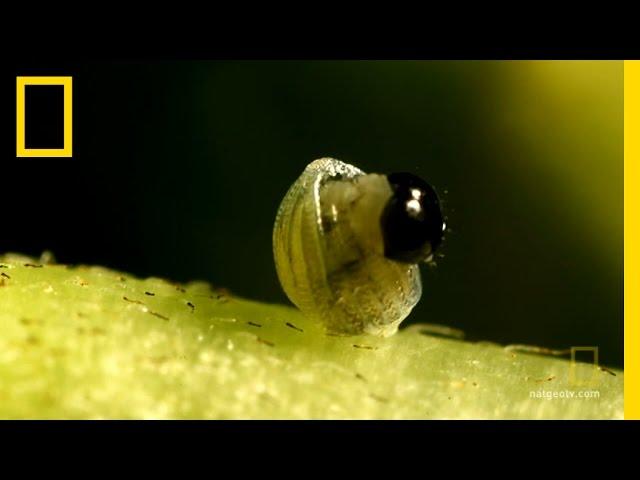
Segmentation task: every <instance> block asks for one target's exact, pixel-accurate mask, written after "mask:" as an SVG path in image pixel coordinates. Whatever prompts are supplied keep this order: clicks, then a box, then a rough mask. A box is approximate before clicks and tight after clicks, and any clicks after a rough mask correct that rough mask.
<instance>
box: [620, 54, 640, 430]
mask: <svg viewBox="0 0 640 480" xmlns="http://www.w3.org/2000/svg"><path fill="white" fill-rule="evenodd" d="M639 219H640V61H638V60H625V62H624V418H625V419H628V420H629V419H633V420H637V419H640V222H639Z"/></svg>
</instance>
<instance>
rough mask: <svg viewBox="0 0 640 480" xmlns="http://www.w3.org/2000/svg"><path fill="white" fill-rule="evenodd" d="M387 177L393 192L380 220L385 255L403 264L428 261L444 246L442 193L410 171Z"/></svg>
mask: <svg viewBox="0 0 640 480" xmlns="http://www.w3.org/2000/svg"><path fill="white" fill-rule="evenodd" d="M387 179H388V180H389V184H390V185H391V188H392V190H393V195H392V196H391V198H390V199H389V201H388V202H387V205H386V206H385V208H384V210H383V212H382V218H381V219H380V226H381V227H382V236H383V239H384V255H385V257H387V258H389V259H391V260H396V261H399V262H403V263H419V262H421V261H423V260H426V259H427V258H429V257H430V256H431V255H432V254H433V253H434V252H435V250H436V249H437V248H438V246H439V245H440V242H441V241H442V236H443V234H444V229H445V224H444V220H443V218H442V211H441V210H440V201H439V200H438V195H437V194H436V192H435V191H434V190H433V188H431V186H430V185H429V184H428V183H427V182H425V181H424V180H422V179H421V178H419V177H416V176H415V175H412V174H410V173H391V174H389V175H387Z"/></svg>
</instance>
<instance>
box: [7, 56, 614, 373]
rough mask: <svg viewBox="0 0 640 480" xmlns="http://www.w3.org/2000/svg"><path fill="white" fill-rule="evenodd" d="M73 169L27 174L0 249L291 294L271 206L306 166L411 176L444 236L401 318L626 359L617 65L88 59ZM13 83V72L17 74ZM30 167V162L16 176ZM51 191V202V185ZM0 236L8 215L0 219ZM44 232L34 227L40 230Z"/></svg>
mask: <svg viewBox="0 0 640 480" xmlns="http://www.w3.org/2000/svg"><path fill="white" fill-rule="evenodd" d="M65 70H66V71H67V72H69V71H71V72H72V74H73V75H74V109H75V110H74V115H75V117H74V122H75V123H74V125H75V128H74V137H75V138H74V149H75V150H74V152H75V155H74V157H75V158H74V159H73V160H68V159H62V160H56V163H47V164H44V163H43V164H41V165H40V167H39V168H41V169H42V168H43V169H44V171H42V170H41V173H43V178H49V179H51V177H52V176H55V182H53V185H54V186H55V187H54V186H52V184H51V182H46V181H45V180H41V181H39V186H40V187H41V192H43V193H41V194H42V195H43V198H42V201H43V202H47V205H49V207H48V208H49V209H50V210H51V211H54V212H55V214H54V215H52V216H51V218H52V220H51V221H50V224H47V223H46V222H45V224H44V225H43V226H42V229H41V230H38V231H34V228H35V227H33V226H29V225H27V223H28V222H27V221H25V220H24V218H29V216H30V215H31V216H32V215H34V214H38V212H37V209H38V208H40V214H41V211H42V205H40V207H37V206H27V205H26V204H25V205H23V206H21V210H20V213H19V214H15V215H14V216H13V217H10V218H9V220H8V222H9V223H8V224H9V226H10V227H12V228H10V230H11V233H9V235H8V236H5V237H4V239H3V242H4V243H5V245H2V248H1V249H0V250H8V249H13V250H19V251H23V252H27V253H34V254H39V253H40V251H41V250H43V249H45V248H47V249H51V250H53V252H54V253H55V254H56V256H57V257H58V260H59V261H63V262H69V263H80V262H83V263H103V264H106V265H109V266H111V267H115V268H120V269H123V270H127V271H131V272H133V273H136V274H139V275H144V276H146V275H154V276H163V277H170V278H173V279H175V280H181V281H182V280H190V279H196V278H199V279H204V280H208V281H211V282H213V283H214V284H216V285H222V286H225V287H228V288H230V289H231V290H232V291H234V292H235V293H237V294H239V295H242V296H245V297H249V298H252V299H256V300H262V301H268V302H286V301H287V300H286V297H285V296H284V294H283V292H282V291H281V289H280V285H279V283H278V279H277V277H276V273H275V268H274V264H273V258H272V253H271V229H272V225H273V220H274V215H275V212H276V210H277V208H278V205H279V202H280V200H281V199H282V197H283V196H284V194H285V192H286V190H287V188H288V187H289V185H290V184H291V183H292V182H293V181H294V180H295V179H296V178H297V176H298V175H299V174H300V173H301V172H302V170H303V169H304V167H305V165H306V164H307V163H309V162H310V161H311V160H313V159H316V158H319V157H323V156H331V157H335V158H338V159H341V160H343V161H346V162H349V163H353V164H355V165H357V166H358V167H360V168H362V169H363V170H365V171H369V172H381V173H387V172H392V171H409V172H413V173H416V174H418V175H420V176H422V177H424V178H425V179H426V180H427V181H429V182H430V183H431V184H432V185H434V186H435V188H436V189H437V190H438V191H439V192H440V194H441V196H442V198H443V203H444V206H445V213H446V214H447V215H448V218H449V220H448V223H449V226H450V227H451V229H452V231H451V232H450V234H449V235H448V237H447V239H446V242H445V244H444V246H443V248H442V250H441V252H442V254H443V255H444V256H443V258H441V259H439V260H438V267H437V268H436V269H428V268H424V269H423V284H424V295H423V299H422V301H421V302H420V303H419V305H418V306H417V307H416V308H415V310H414V312H413V313H412V315H411V316H410V317H409V318H408V319H407V321H406V322H405V324H410V323H413V322H430V323H439V324H445V325H449V326H453V327H457V328H461V329H463V330H464V331H465V332H466V333H467V336H468V338H470V339H472V340H490V341H496V342H501V343H526V344H536V345H543V346H547V347H558V348H565V347H569V346H572V345H574V346H583V345H589V346H592V345H595V346H598V347H599V348H600V358H601V362H602V363H605V364H609V365H611V366H622V364H623V65H622V62H602V61H601V62H559V61H553V62H538V61H455V62H441V61H415V62H407V61H330V62H329V61H308V62H307V61H304V62H303V61H277V62H272V61H242V62H232V61H202V62H193V61H191V62H179V61H176V62H158V61H139V62H94V63H78V64H70V65H67V66H66V69H65ZM21 74H25V72H24V69H23V71H21ZM21 168H25V167H21ZM61 192H62V193H61ZM5 224H6V223H5ZM38 228H40V227H38Z"/></svg>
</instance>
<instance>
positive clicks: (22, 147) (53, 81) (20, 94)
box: [16, 77, 73, 157]
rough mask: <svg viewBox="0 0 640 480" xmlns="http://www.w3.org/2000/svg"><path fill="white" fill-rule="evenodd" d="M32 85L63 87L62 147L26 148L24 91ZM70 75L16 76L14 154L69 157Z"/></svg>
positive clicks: (21, 155)
mask: <svg viewBox="0 0 640 480" xmlns="http://www.w3.org/2000/svg"><path fill="white" fill-rule="evenodd" d="M32 85H44V86H51V85H58V86H62V87H63V92H64V93H63V110H64V112H63V118H64V120H63V133H62V136H63V139H64V140H63V146H62V148H27V143H26V142H27V139H26V138H25V132H26V115H25V111H26V109H25V98H26V95H25V91H26V87H27V86H32ZM72 130H73V119H72V77H17V78H16V156H18V157H71V156H72V154H71V151H72Z"/></svg>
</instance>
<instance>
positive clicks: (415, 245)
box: [273, 158, 442, 336]
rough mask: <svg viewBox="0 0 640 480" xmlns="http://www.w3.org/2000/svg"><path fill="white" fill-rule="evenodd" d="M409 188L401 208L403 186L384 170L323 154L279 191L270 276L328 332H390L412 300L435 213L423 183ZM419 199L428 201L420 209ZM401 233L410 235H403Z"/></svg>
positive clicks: (418, 289)
mask: <svg viewBox="0 0 640 480" xmlns="http://www.w3.org/2000/svg"><path fill="white" fill-rule="evenodd" d="M414 178H417V177H414ZM400 180H403V181H404V180H406V179H403V178H400ZM425 185H426V184H425ZM427 187H428V186H427ZM412 188H413V189H414V190H416V191H418V190H419V189H422V190H420V192H423V193H422V194H421V195H420V196H419V195H418V193H415V194H414V195H415V196H416V197H417V198H415V199H414V200H416V202H418V204H415V202H414V204H412V205H410V206H409V207H407V202H408V201H410V200H411V199H407V198H405V197H406V191H405V190H406V188H405V187H402V186H398V185H396V184H393V183H391V182H390V180H389V177H388V176H386V175H379V174H365V173H364V172H362V171H361V170H359V169H357V168H356V167H353V166H351V165H348V164H346V163H343V162H340V161H339V160H334V159H330V158H323V159H320V160H316V161H314V162H312V163H311V164H309V165H308V166H307V168H306V169H305V170H304V172H303V173H302V175H301V176H300V178H298V180H297V181H296V182H295V183H294V184H293V185H292V186H291V188H290V189H289V191H288V192H287V194H286V196H285V198H284V200H283V201H282V204H281V206H280V209H279V211H278V214H277V217H276V222H275V226H274V231H273V247H274V257H275V262H276V269H277V272H278V277H279V279H280V282H281V284H282V286H283V288H284V290H285V293H286V294H287V296H288V297H289V299H290V300H291V301H292V302H293V303H294V304H295V305H296V306H297V307H298V308H300V310H301V311H302V312H303V313H305V314H306V315H308V316H310V317H313V318H314V319H316V320H318V321H319V322H321V323H323V324H324V325H325V327H326V329H327V331H328V332H329V333H333V334H344V335H358V334H362V333H368V334H372V335H378V336H389V335H392V334H393V333H395V332H396V330H397V328H398V325H399V324H400V322H402V320H404V318H406V317H407V315H409V313H410V312H411V309H412V308H413V307H414V306H415V304H416V303H417V302H418V300H419V299H420V296H421V293H422V286H421V282H420V272H419V268H418V266H417V265H416V263H417V262H418V261H420V260H424V259H425V258H427V256H429V255H431V253H432V252H433V250H434V249H435V247H436V246H437V243H439V242H438V239H437V238H434V237H433V228H434V227H433V224H437V222H438V221H441V216H440V217H438V214H439V206H438V204H437V196H435V192H433V191H432V190H431V189H430V187H429V188H428V190H429V191H428V192H427V191H426V190H425V189H424V185H417V186H413V187H412ZM398 193H400V194H398ZM431 193H433V197H432V196H431ZM410 194H411V193H410ZM434 198H435V203H433V199H434ZM423 199H429V201H431V204H429V205H428V208H423V209H422V211H421V208H419V207H421V206H422V205H423V204H424V202H423ZM436 207H437V208H436ZM416 210H418V215H417V216H416V215H414V214H415V213H416ZM407 212H409V215H410V218H409V219H408V220H407V218H405V217H406V216H407ZM414 217H415V218H414ZM427 217H428V220H429V222H430V224H429V225H428V226H427V227H428V228H427V227H425V225H424V224H425V221H426V220H425V219H427ZM438 218H440V220H438ZM429 222H428V223H429ZM385 228H401V229H402V231H401V232H395V233H394V232H385ZM403 232H404V233H406V234H410V235H414V236H416V237H418V238H414V239H413V240H412V241H409V242H403V241H401V240H402V239H401V236H398V234H402V233H403ZM441 232H442V229H440V230H439V234H440V235H441ZM403 248H407V249H410V251H408V252H405V253H404V254H403V253H402V249H403ZM390 252H391V254H390Z"/></svg>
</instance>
